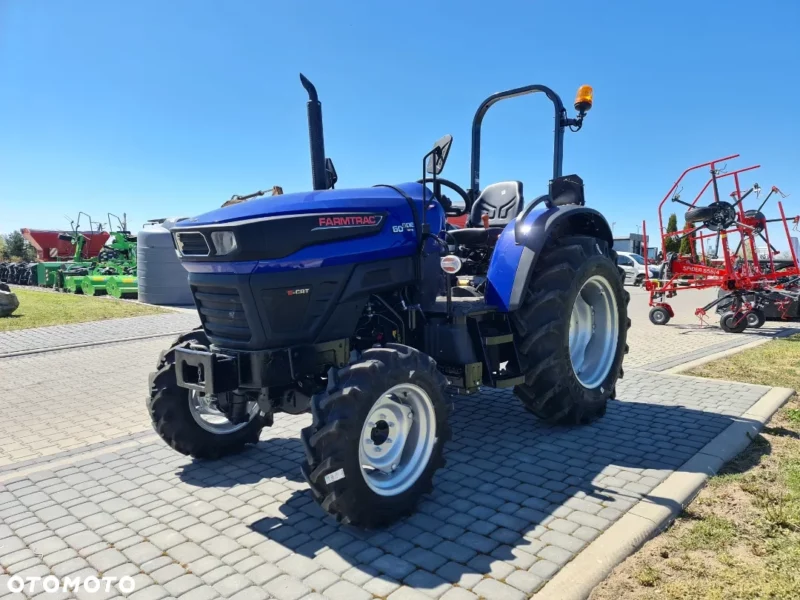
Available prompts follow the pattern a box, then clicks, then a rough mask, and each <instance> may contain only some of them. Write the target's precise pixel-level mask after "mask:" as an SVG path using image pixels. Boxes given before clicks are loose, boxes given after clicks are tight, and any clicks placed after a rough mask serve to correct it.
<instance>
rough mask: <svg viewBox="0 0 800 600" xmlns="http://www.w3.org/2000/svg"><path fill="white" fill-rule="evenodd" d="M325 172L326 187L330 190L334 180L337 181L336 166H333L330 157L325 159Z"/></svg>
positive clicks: (334, 183)
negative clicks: (326, 178)
mask: <svg viewBox="0 0 800 600" xmlns="http://www.w3.org/2000/svg"><path fill="white" fill-rule="evenodd" d="M325 174H326V175H327V177H328V189H329V190H332V189H333V186H334V185H336V182H337V181H339V176H338V175H337V174H336V167H334V166H333V160H331V159H330V158H326V159H325Z"/></svg>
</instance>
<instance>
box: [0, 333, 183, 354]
mask: <svg viewBox="0 0 800 600" xmlns="http://www.w3.org/2000/svg"><path fill="white" fill-rule="evenodd" d="M182 333H186V330H185V329H183V330H181V331H173V332H167V333H151V334H148V335H138V336H134V337H127V338H117V339H115V340H98V341H96V342H82V343H80V344H66V345H64V346H50V347H48V348H33V349H31V350H18V351H17V352H6V353H4V354H0V359H3V358H12V357H14V356H27V355H29V354H42V353H43V352H56V351H57V350H72V349H73V348H89V347H91V346H103V345H105V344H119V343H121V342H136V341H139V340H150V339H154V338H160V337H172V336H176V335H181V334H182Z"/></svg>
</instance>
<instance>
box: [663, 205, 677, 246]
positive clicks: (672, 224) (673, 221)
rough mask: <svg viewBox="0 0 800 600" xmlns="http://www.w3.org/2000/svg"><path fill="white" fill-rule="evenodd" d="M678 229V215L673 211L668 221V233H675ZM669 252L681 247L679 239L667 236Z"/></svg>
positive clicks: (666, 244) (666, 243)
mask: <svg viewBox="0 0 800 600" xmlns="http://www.w3.org/2000/svg"><path fill="white" fill-rule="evenodd" d="M676 231H678V216H677V215H676V214H675V213H672V214H671V215H670V216H669V221H667V233H675V232H676ZM664 246H665V250H666V251H667V252H678V251H679V250H680V249H681V244H680V242H679V241H678V240H677V239H673V238H667V241H666V242H665V244H664Z"/></svg>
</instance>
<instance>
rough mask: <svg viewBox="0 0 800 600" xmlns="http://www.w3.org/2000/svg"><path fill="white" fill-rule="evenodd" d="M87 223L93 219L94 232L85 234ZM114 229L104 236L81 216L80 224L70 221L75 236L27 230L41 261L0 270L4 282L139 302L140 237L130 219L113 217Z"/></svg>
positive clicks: (110, 222)
mask: <svg viewBox="0 0 800 600" xmlns="http://www.w3.org/2000/svg"><path fill="white" fill-rule="evenodd" d="M81 217H86V218H88V220H89V230H88V231H81V230H80V222H81ZM115 221H116V226H115V225H114V223H115ZM95 225H96V226H95ZM108 228H109V230H111V229H112V228H113V231H108V232H107V231H104V230H103V225H102V224H101V223H97V224H95V223H94V222H93V221H92V218H91V217H90V216H89V215H88V214H86V213H84V212H80V213H78V219H77V221H70V231H69V232H57V231H43V230H29V229H24V230H22V231H23V235H25V237H26V239H28V240H29V242H30V243H31V244H32V245H33V246H34V247H35V248H36V250H37V254H38V256H39V260H38V261H37V262H32V263H25V264H21V263H12V264H5V263H4V264H3V265H0V279H2V280H3V281H8V282H9V283H14V284H17V285H32V286H39V287H47V288H52V289H55V290H57V291H61V292H65V293H69V294H84V295H86V296H102V295H105V294H108V295H110V296H113V297H115V298H136V297H137V296H138V280H137V273H136V236H135V235H133V234H131V232H130V231H128V228H127V222H126V218H125V215H124V214H123V217H122V218H120V217H118V216H117V215H115V214H113V213H108ZM65 242H66V244H69V246H67V245H66V244H64V243H65ZM70 247H71V248H70ZM66 248H70V252H71V253H72V256H71V257H70V256H69V255H68V254H65V252H64V250H65V249H66ZM45 257H47V258H50V259H51V260H47V259H46V258H45Z"/></svg>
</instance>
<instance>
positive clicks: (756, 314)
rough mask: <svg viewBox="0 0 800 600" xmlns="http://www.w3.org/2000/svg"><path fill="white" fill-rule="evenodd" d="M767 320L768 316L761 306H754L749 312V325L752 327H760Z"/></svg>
mask: <svg viewBox="0 0 800 600" xmlns="http://www.w3.org/2000/svg"><path fill="white" fill-rule="evenodd" d="M766 322H767V316H766V315H765V314H764V311H763V310H761V309H760V308H754V309H753V310H751V311H750V312H749V313H747V326H748V327H750V328H752V329H758V328H759V327H761V326H762V325H763V324H764V323H766Z"/></svg>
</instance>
